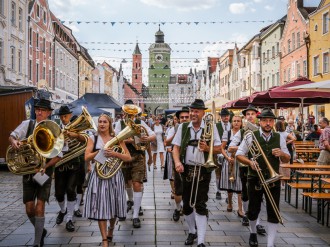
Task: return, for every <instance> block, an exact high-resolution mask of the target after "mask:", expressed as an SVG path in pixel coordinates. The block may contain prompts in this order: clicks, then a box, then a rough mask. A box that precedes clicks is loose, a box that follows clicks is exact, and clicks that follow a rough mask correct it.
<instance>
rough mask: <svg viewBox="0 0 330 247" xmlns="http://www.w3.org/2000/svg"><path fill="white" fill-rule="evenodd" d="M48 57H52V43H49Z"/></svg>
mask: <svg viewBox="0 0 330 247" xmlns="http://www.w3.org/2000/svg"><path fill="white" fill-rule="evenodd" d="M49 57H52V42H49Z"/></svg>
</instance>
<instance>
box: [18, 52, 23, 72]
mask: <svg viewBox="0 0 330 247" xmlns="http://www.w3.org/2000/svg"><path fill="white" fill-rule="evenodd" d="M22 55H23V53H22V50H18V72H19V73H22V59H23V58H22Z"/></svg>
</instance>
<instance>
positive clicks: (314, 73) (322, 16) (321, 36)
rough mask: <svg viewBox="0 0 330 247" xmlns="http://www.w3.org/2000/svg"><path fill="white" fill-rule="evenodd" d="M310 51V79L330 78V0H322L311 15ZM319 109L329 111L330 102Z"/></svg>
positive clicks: (316, 80) (324, 79)
mask: <svg viewBox="0 0 330 247" xmlns="http://www.w3.org/2000/svg"><path fill="white" fill-rule="evenodd" d="M308 53H309V54H308V62H309V68H308V69H309V77H310V80H311V81H315V82H319V81H326V80H330V0H322V1H321V2H320V4H319V6H318V7H317V9H316V10H315V11H314V12H313V13H311V14H310V15H309V49H308ZM317 110H318V113H320V111H323V112H325V113H328V112H330V104H328V105H326V106H325V107H318V109H317ZM326 117H330V116H329V115H327V116H326Z"/></svg>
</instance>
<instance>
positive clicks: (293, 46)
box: [292, 33, 296, 50]
mask: <svg viewBox="0 0 330 247" xmlns="http://www.w3.org/2000/svg"><path fill="white" fill-rule="evenodd" d="M295 49H296V34H295V33H292V50H295Z"/></svg>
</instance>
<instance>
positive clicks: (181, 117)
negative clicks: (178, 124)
mask: <svg viewBox="0 0 330 247" xmlns="http://www.w3.org/2000/svg"><path fill="white" fill-rule="evenodd" d="M184 118H185V119H188V118H189V116H180V119H184Z"/></svg>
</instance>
